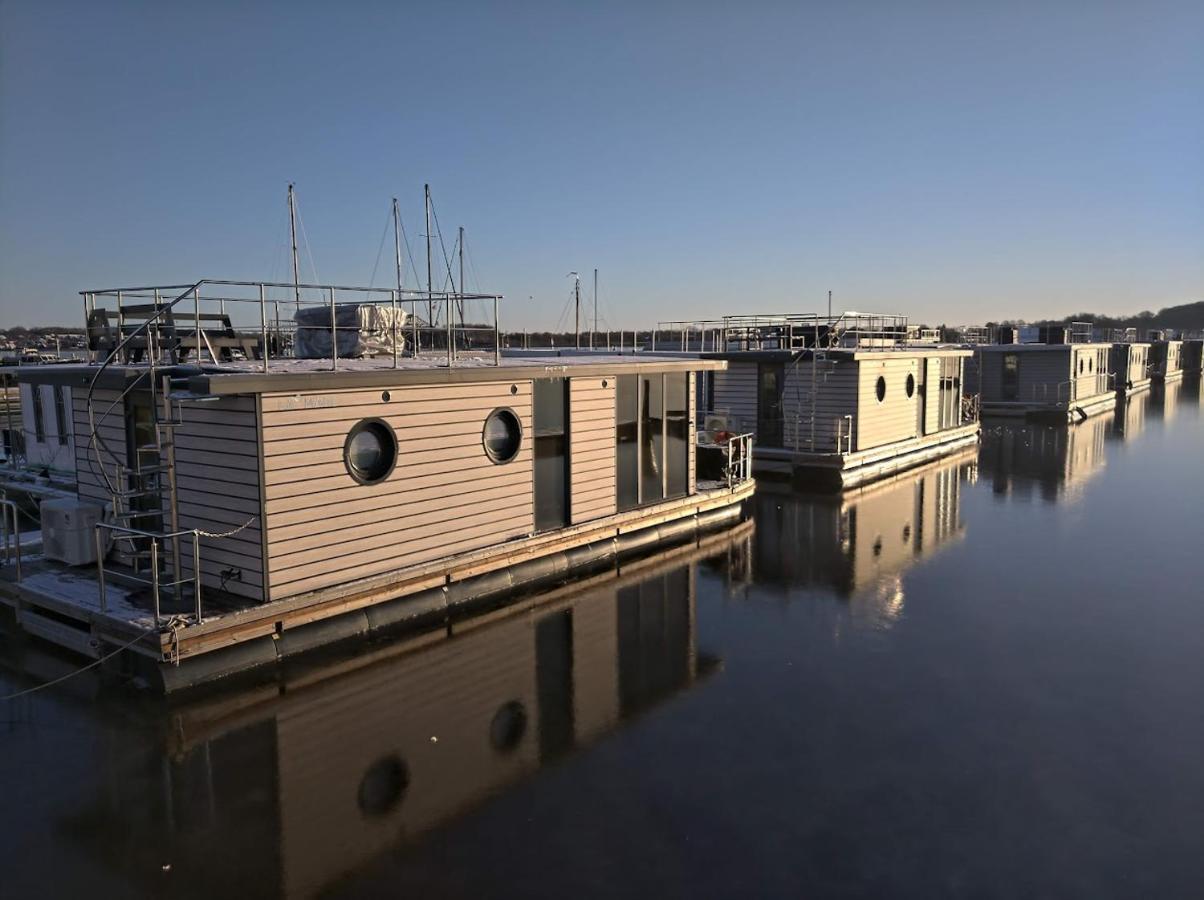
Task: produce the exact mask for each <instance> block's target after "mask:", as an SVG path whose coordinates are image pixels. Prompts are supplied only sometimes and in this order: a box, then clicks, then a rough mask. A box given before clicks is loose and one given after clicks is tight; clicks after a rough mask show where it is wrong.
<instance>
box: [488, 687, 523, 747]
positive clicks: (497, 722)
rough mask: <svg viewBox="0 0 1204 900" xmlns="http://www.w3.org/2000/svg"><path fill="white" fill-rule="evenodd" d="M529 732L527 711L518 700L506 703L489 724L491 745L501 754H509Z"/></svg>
mask: <svg viewBox="0 0 1204 900" xmlns="http://www.w3.org/2000/svg"><path fill="white" fill-rule="evenodd" d="M526 732H527V711H526V710H525V709H523V705H522V704H521V703H519V702H518V701H517V700H511V701H510V702H509V703H504V704H502V706H501V707H500V708H499V709H498V711H497V712H496V713H494V714H493V721H491V722H490V723H489V743H490V744H491V745H492V746H493V749H494V750H496V751H498V752H499V753H509V752H510V751H511V750H513V749H514V748H515V747H517V746H518V745H519V743H520V742H521V741H522V739H523V735H524V734H526Z"/></svg>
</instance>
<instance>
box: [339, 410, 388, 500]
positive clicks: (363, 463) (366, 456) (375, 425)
mask: <svg viewBox="0 0 1204 900" xmlns="http://www.w3.org/2000/svg"><path fill="white" fill-rule="evenodd" d="M343 462H344V463H345V464H346V465H347V473H348V474H349V475H350V476H351V477H352V478H354V479H355V480H356V481H358V482H359V483H360V484H376V483H377V482H378V481H384V480H385V479H386V478H388V477H389V473H390V472H392V471H393V466H395V465H396V464H397V436H396V435H395V434H394V433H393V429H392V428H390V427H389V423H388V422H386V421H384V420H383V419H361V420H360V421H358V422H356V423H355V427H354V428H352V429H351V431H350V432H349V433H348V434H347V440H346V441H345V442H344V444H343Z"/></svg>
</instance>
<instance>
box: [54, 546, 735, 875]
mask: <svg viewBox="0 0 1204 900" xmlns="http://www.w3.org/2000/svg"><path fill="white" fill-rule="evenodd" d="M753 527H754V525H753V523H752V522H745V523H743V524H741V525H738V526H736V527H735V528H734V529H731V530H730V531H727V532H724V533H723V534H718V535H713V536H711V537H709V538H704V539H703V540H702V541H700V542H699V543H697V544H691V545H688V546H685V547H678V548H676V549H673V550H668V551H665V552H664V553H661V554H658V555H656V556H653V557H650V558H647V559H644V560H640V561H638V562H636V563H633V564H631V565H625V566H624V567H623V572H622V574H616V573H613V572H610V573H605V574H602V575H598V576H596V577H595V578H593V579H591V580H590V581H588V582H586V583H585V584H582V583H580V582H578V583H576V584H573V585H566V586H565V587H563V588H561V589H559V590H558V591H554V592H546V593H543V594H540V595H539V596H537V597H533V598H530V599H528V600H526V601H523V602H520V603H518V604H514V605H511V606H508V607H505V608H502V609H498V610H495V611H493V612H491V613H487V614H484V615H478V616H476V617H473V618H469V619H465V620H462V621H458V622H455V623H453V624H452V625H451V626H449V627H448V628H447V629H440V630H439V631H437V632H434V633H430V634H426V635H424V636H419V637H414V638H409V639H407V640H406V641H405V642H401V643H398V642H392V643H387V644H383V645H379V646H377V647H376V648H374V649H373V650H370V651H367V652H365V651H363V650H361V651H360V652H357V653H355V654H353V655H342V656H339V657H338V658H332V657H329V656H328V657H327V658H326V659H325V660H323V661H321V662H315V661H312V660H311V661H303V667H297V666H294V667H292V668H286V669H285V671H284V672H283V673H282V674H281V679H280V681H274V682H272V683H271V684H270V685H266V686H261V687H257V688H250V689H246V690H243V691H239V692H232V691H228V690H227V691H225V692H222V693H220V694H216V695H214V696H212V697H210V698H208V699H205V698H201V699H196V700H193V701H191V702H190V703H189V704H188V705H185V706H177V707H175V708H174V709H173V710H172V711H170V712H168V713H167V714H165V715H164V714H160V715H157V716H155V717H154V727H155V728H157V729H161V739H160V740H158V741H152V740H147V735H146V728H145V727H144V724H143V725H140V726H138V727H134V728H129V729H116V730H112V731H109V732H106V733H104V734H103V735H102V740H103V741H104V742H105V743H106V744H107V746H106V747H105V748H104V749H103V750H102V752H100V753H98V755H97V758H98V759H100V760H102V762H101V767H102V769H103V771H101V772H98V773H97V777H96V779H95V785H96V788H95V792H94V793H93V795H92V796H91V797H85V798H83V801H82V802H81V803H80V804H79V806H78V808H75V809H73V810H72V811H71V812H69V813H66V814H65V815H64V816H63V817H62V820H61V822H60V827H61V828H62V830H63V831H64V832H66V833H67V834H69V835H70V836H71V837H72V838H73V839H74V843H76V844H80V845H83V847H84V848H85V850H86V852H87V853H88V854H89V855H90V856H91V857H93V858H94V859H95V860H96V861H97V862H102V863H104V864H106V865H108V864H114V863H115V864H117V865H118V866H120V867H121V868H122V869H123V871H122V872H121V873H119V874H120V876H121V877H123V878H128V879H132V880H133V881H134V883H135V884H136V885H138V886H139V887H140V888H143V889H146V890H162V889H163V887H164V885H165V884H166V883H170V885H171V892H172V893H184V894H193V893H195V894H205V895H207V896H214V895H215V893H216V894H217V895H226V896H248V895H256V896H258V895H269V896H289V897H297V896H312V895H314V894H316V893H319V892H321V891H322V890H324V889H325V888H327V887H328V886H329V885H331V884H332V883H333V882H334V881H336V880H338V879H339V878H340V877H341V876H344V875H346V874H348V873H350V872H352V871H353V870H355V869H357V868H358V867H360V866H361V865H363V864H364V863H366V862H367V861H368V860H370V859H371V858H373V857H375V856H376V855H378V854H380V853H382V852H383V851H385V850H386V849H387V848H390V847H393V846H396V845H398V844H399V842H400V843H404V842H406V841H409V840H412V839H414V838H416V837H418V836H419V835H422V834H423V833H424V832H426V831H428V830H429V829H432V828H435V827H437V826H439V825H442V824H444V823H446V822H449V821H450V820H452V819H453V818H455V817H456V816H458V815H461V814H463V813H466V812H468V811H470V810H472V809H473V808H474V807H476V806H478V805H480V804H481V803H482V802H484V801H485V800H487V799H488V798H490V797H491V796H495V795H496V794H498V793H500V792H501V791H503V790H504V789H506V788H507V787H509V786H512V785H515V784H516V783H518V782H520V781H522V780H523V779H525V778H527V777H528V776H530V775H532V774H533V773H534V772H536V771H537V770H538V769H539V768H540V767H541V766H543V765H545V764H547V763H550V762H553V761H555V760H558V759H561V758H564V757H565V756H567V755H570V754H572V753H573V752H575V751H577V750H579V749H583V748H585V747H587V746H589V745H591V744H593V743H594V742H596V741H597V740H599V739H600V738H602V737H603V736H604V735H606V734H607V733H609V732H612V731H614V730H615V729H617V728H620V727H621V726H622V725H623V724H624V722H626V721H627V720H630V719H631V718H632V717H635V716H638V715H640V714H643V713H646V712H648V711H650V710H652V709H654V708H655V707H657V706H658V705H660V704H663V703H665V702H666V701H668V700H669V699H671V698H672V697H673V696H674V695H676V694H678V693H680V692H682V691H685V690H688V689H689V688H691V687H692V686H694V685H695V684H697V683H698V682H699V680H700V679H703V678H705V677H706V676H707V675H708V673H711V672H713V671H715V670H716V668H717V667H718V666H719V665H720V660H719V659H718V658H717V657H715V656H713V655H711V654H708V653H707V652H706V651H704V650H700V649H699V647H698V646H697V632H696V620H695V597H696V578H697V565H696V564H697V563H699V562H700V561H702V560H705V559H707V558H708V557H710V556H712V555H719V556H725V557H726V556H728V555H729V551H730V549H731V548H732V547H733V546H746V545H747V543H748V541H749V539H750V535H751V533H752V530H753ZM114 821H122V822H124V823H126V827H125V828H123V829H118V830H114V829H112V828H110V827H104V826H103V825H102V823H112V822H114ZM277 835H278V837H277ZM265 848H275V855H272V854H271V853H267V854H265ZM164 866H169V867H170V874H165V872H166V871H167V870H166V869H164ZM164 879H168V881H165V880H164Z"/></svg>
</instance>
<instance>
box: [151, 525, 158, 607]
mask: <svg viewBox="0 0 1204 900" xmlns="http://www.w3.org/2000/svg"><path fill="white" fill-rule="evenodd" d="M150 564H151V602H152V603H153V604H154V612H155V627H156V628H158V627H159V541H158V540H157V539H155V538H151V539H150Z"/></svg>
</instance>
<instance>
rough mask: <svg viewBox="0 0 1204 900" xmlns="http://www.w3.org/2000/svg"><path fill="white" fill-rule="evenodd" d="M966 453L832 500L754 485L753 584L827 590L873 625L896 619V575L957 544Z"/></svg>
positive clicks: (969, 475) (899, 598) (969, 470)
mask: <svg viewBox="0 0 1204 900" xmlns="http://www.w3.org/2000/svg"><path fill="white" fill-rule="evenodd" d="M975 457H976V450H974V449H973V448H971V449H969V450H967V451H965V452H963V453H960V454H958V455H956V456H955V457H954V458H951V459H946V460H942V461H941V462H938V463H934V464H931V465H928V466H925V467H922V468H919V469H912V470H909V471H907V472H904V473H902V474H900V475H896V476H894V477H892V478H889V479H886V480H883V481H878V482H875V483H873V484H870V485H867V486H865V487H862V488H859V489H857V490H853V491H847V492H845V493H843V494H839V495H827V496H823V495H819V496H806V495H801V494H795V493H790V492H789V491H787V490H782V489H777V490H775V489H774V488H773V487H772V486H769V485H766V486H758V492H757V496H756V500H755V504H756V516H755V519H756V522H757V534H756V538H755V540H754V546H755V551H754V557H755V566H756V580H757V581H758V582H759V583H761V584H776V585H778V586H780V587H785V588H795V587H804V588H811V587H823V588H831V589H832V590H834V591H835V592H836V594H837V595H838V596H841V597H844V598H846V599H850V598H852V599H853V603H852V608H853V610H854V612H860V613H864V614H866V615H869V616H871V617H872V618H873V620H874V621H875V622H876V623H877V624H878V625H881V626H886V625H889V624H890V623H891V622H893V621H894V620H896V619H897V618H898V617H899V615H901V614H902V610H903V602H904V592H903V581H902V577H901V576H902V574H903V573H904V572H905V571H906V570H907V569H908V568H909V567H910V566H912V565H914V564H915V563H916V562H917V561H919V560H921V559H923V558H924V557H925V556H927V555H929V554H931V553H933V552H935V551H936V550H938V549H939V548H941V547H943V546H945V545H947V544H949V543H950V542H951V541H954V540H957V539H959V538H960V537H961V536H962V534H963V532H964V526H963V525H962V521H961V514H960V498H961V484H962V481H963V480H973V479H974V478H975V464H974V460H975Z"/></svg>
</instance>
